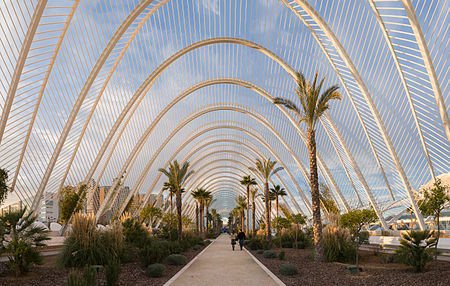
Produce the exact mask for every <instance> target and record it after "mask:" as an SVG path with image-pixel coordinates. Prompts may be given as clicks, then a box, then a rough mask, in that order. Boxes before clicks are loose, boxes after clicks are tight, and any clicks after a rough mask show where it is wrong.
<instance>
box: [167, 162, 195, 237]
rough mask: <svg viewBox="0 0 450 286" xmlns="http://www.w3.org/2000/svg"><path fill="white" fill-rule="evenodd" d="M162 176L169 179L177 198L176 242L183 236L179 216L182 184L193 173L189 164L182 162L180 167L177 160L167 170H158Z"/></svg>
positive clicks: (180, 217)
mask: <svg viewBox="0 0 450 286" xmlns="http://www.w3.org/2000/svg"><path fill="white" fill-rule="evenodd" d="M159 171H160V172H162V173H163V174H164V175H166V176H167V178H168V179H169V183H170V184H171V185H172V187H173V189H174V190H175V193H176V197H177V215H178V240H181V239H182V235H183V222H182V220H181V219H182V216H181V207H182V202H181V193H182V192H183V184H184V182H185V181H186V179H187V178H189V176H191V175H192V174H193V173H194V171H193V170H189V162H184V163H183V164H182V165H181V166H180V164H179V163H178V161H177V160H175V161H173V162H171V163H170V165H169V169H168V170H166V169H163V168H160V169H159Z"/></svg>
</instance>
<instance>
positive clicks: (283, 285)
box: [244, 248, 286, 286]
mask: <svg viewBox="0 0 450 286" xmlns="http://www.w3.org/2000/svg"><path fill="white" fill-rule="evenodd" d="M244 249H245V251H247V253H248V255H250V257H251V258H253V260H254V261H255V262H256V264H258V265H259V267H261V268H262V269H263V270H264V271H265V272H266V273H267V275H269V276H270V278H272V279H273V280H274V281H275V283H277V284H278V285H279V286H286V284H284V282H283V281H281V280H280V278H278V277H277V276H276V275H275V274H273V273H272V271H270V270H269V269H268V268H267V267H266V266H264V264H262V263H261V262H260V261H259V260H258V258H256V257H255V256H253V254H251V253H250V251H248V250H247V249H246V248H244Z"/></svg>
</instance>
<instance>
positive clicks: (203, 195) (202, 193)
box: [192, 188, 211, 236]
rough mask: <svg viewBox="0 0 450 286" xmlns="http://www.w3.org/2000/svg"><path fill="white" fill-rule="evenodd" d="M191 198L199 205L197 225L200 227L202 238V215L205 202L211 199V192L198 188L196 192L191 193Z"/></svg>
mask: <svg viewBox="0 0 450 286" xmlns="http://www.w3.org/2000/svg"><path fill="white" fill-rule="evenodd" d="M192 196H193V197H194V199H196V200H197V201H198V203H199V205H200V207H199V215H198V218H199V220H200V221H199V225H200V235H201V236H203V226H204V223H203V213H204V208H205V202H206V200H207V199H208V198H209V197H211V192H209V191H207V190H205V189H203V188H198V189H197V190H196V191H193V192H192Z"/></svg>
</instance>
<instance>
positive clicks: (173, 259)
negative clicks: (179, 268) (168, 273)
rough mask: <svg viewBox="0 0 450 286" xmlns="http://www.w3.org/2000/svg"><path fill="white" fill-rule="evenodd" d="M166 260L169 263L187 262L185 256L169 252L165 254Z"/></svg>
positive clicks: (179, 263) (181, 263)
mask: <svg viewBox="0 0 450 286" xmlns="http://www.w3.org/2000/svg"><path fill="white" fill-rule="evenodd" d="M166 262H167V264H169V265H185V264H186V263H187V259H186V256H184V255H181V254H171V255H169V256H167V258H166Z"/></svg>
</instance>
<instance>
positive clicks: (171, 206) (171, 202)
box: [170, 192, 173, 214]
mask: <svg viewBox="0 0 450 286" xmlns="http://www.w3.org/2000/svg"><path fill="white" fill-rule="evenodd" d="M172 197H173V193H172V192H171V193H170V213H171V214H173V201H172Z"/></svg>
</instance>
